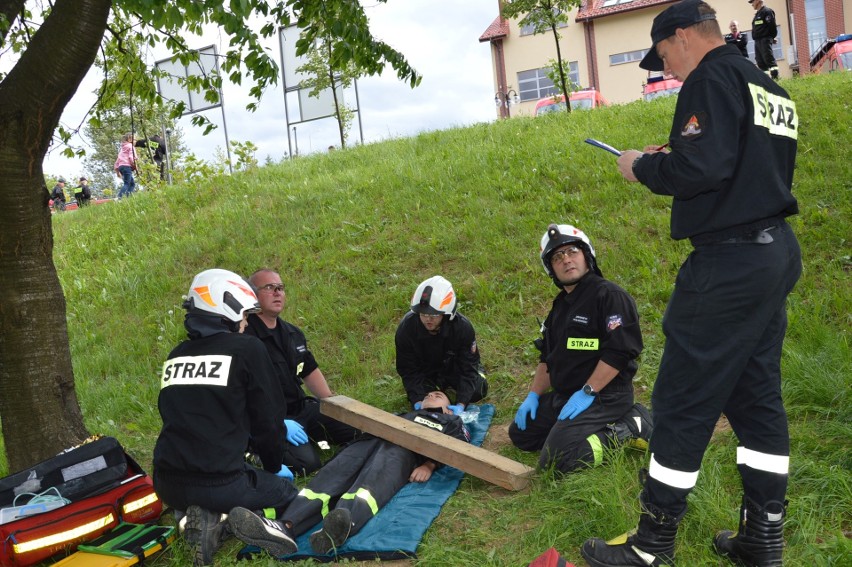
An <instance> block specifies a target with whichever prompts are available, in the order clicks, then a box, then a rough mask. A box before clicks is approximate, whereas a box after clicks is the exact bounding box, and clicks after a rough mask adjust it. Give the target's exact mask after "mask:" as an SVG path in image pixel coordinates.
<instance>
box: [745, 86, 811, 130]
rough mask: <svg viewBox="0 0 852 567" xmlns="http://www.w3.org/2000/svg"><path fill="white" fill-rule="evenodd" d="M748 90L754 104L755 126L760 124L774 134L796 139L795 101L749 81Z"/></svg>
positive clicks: (797, 116) (796, 116)
mask: <svg viewBox="0 0 852 567" xmlns="http://www.w3.org/2000/svg"><path fill="white" fill-rule="evenodd" d="M748 90H749V91H750V92H751V100H752V103H753V105H754V124H755V126H762V127H763V128H766V129H767V130H769V133H770V134H774V135H775V136H784V137H787V138H792V139H794V140H796V139H798V137H799V128H798V120H799V115H798V114H796V103H795V102H793V101H792V100H790V99H789V98H785V97H783V96H780V95H777V94H772V93H770V92H767V90H766V89H764V88H763V87H759V86H757V85H753V84H751V83H749V85H748Z"/></svg>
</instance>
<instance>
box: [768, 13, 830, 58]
mask: <svg viewBox="0 0 852 567" xmlns="http://www.w3.org/2000/svg"><path fill="white" fill-rule="evenodd" d="M805 20H806V25H807V27H808V58H810V56H812V55H813V54H814V53H816V51H817V50H818V49H819V48H820V46H821V45H822V44H823V43H824V42H825V40H826V39H828V32H827V31H826V28H825V3H824V2H823V0H805ZM776 59H778V58H777V57H776Z"/></svg>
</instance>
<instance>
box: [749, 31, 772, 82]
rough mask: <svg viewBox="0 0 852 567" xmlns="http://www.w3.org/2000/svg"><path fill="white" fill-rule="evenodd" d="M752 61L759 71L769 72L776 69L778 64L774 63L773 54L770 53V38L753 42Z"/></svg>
mask: <svg viewBox="0 0 852 567" xmlns="http://www.w3.org/2000/svg"><path fill="white" fill-rule="evenodd" d="M754 60H755V62H756V63H757V68H758V69H760V70H761V71H769V70H770V69H773V68H776V67H778V63H777V62H776V61H775V54H774V53H773V52H772V38H771V37H762V38H760V39H755V40H754ZM776 73H777V70H776ZM773 78H777V77H773Z"/></svg>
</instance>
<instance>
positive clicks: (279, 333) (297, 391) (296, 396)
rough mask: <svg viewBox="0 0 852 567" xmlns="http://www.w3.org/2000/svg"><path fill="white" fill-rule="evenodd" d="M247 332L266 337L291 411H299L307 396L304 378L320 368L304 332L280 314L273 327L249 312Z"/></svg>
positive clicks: (262, 337) (264, 342)
mask: <svg viewBox="0 0 852 567" xmlns="http://www.w3.org/2000/svg"><path fill="white" fill-rule="evenodd" d="M245 334H246V335H254V336H255V337H257V338H259V339H260V340H261V341H263V344H264V345H265V346H266V348H267V350H268V351H269V356H270V357H271V358H272V364H273V365H274V366H275V370H276V372H277V375H278V379H279V381H280V383H281V388H282V389H283V390H284V398H285V399H286V400H287V407H288V408H289V411H290V414H291V415H296V414H298V412H299V411H301V408H302V403H303V400H304V399H305V397H306V394H305V391H304V390H303V389H302V384H303V379H304V378H305V376H308V375H310V373H311V372H313V371H314V370H316V369H317V368H318V365H317V361H316V359H315V358H314V355H313V353H311V351H310V350H308V341H307V339H306V338H305V334H304V333H303V332H302V331H301V329H299V328H298V327H296V326H295V325H292V324H290V323H288V322H286V321H284V320H283V319H281V318H280V317H279V318H278V325H276V327H275V328H274V329H270V328H269V327H267V326H266V323H264V322H263V321H262V320H261V319H260V317H258V316H257V315H249V318H248V327H246V330H245Z"/></svg>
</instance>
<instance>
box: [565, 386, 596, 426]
mask: <svg viewBox="0 0 852 567" xmlns="http://www.w3.org/2000/svg"><path fill="white" fill-rule="evenodd" d="M594 401H595V397H594V396H590V395H589V394H586V393H585V392H583V390H577V391H576V392H574V395H573V396H571V397H570V398H569V399H568V402H567V403H566V404H565V405H564V406H563V407H562V411H561V412H559V419H560V420H563V419H565V418H566V417H567V418H568V419H574V418H575V417H577V416H578V415H580V414H581V413H583V412H584V411H586V410H587V409H588V408H589V406H590V405H592V402H594Z"/></svg>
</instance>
